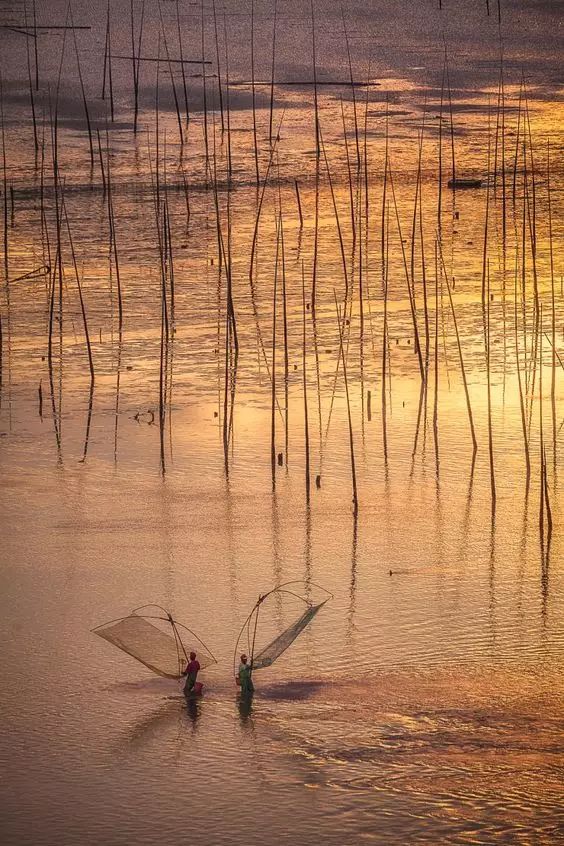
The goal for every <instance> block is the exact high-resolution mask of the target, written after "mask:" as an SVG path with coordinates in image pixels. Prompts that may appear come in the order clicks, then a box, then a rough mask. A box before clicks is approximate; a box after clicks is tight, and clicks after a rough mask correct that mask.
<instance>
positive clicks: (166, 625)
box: [92, 605, 216, 679]
mask: <svg viewBox="0 0 564 846" xmlns="http://www.w3.org/2000/svg"><path fill="white" fill-rule="evenodd" d="M151 611H152V612H153V613H150V612H151ZM155 612H158V613H155ZM92 631H93V633H94V634H97V635H98V636H99V637H101V638H103V639H104V640H107V641H108V642H109V643H111V644H113V645H114V646H117V647H118V649H121V650H122V651H123V652H126V653H127V654H128V655H131V656H132V658H135V659H137V661H140V662H141V664H144V665H145V667H147V668H148V669H149V670H152V671H153V672H154V673H157V675H159V676H164V677H165V678H168V679H179V678H181V677H182V675H183V673H184V670H185V669H186V665H187V663H188V660H189V659H188V656H189V654H190V652H196V653H197V655H198V661H199V662H200V667H201V669H205V668H206V667H209V666H210V664H215V663H216V659H215V658H214V656H213V655H212V653H211V652H210V650H209V649H208V647H207V646H206V645H205V643H204V642H203V641H202V640H201V639H200V638H199V637H198V635H197V634H195V633H194V632H193V631H192V630H191V629H189V628H188V627H187V626H184V625H183V624H182V623H179V622H178V621H177V620H174V619H173V617H172V615H171V614H169V612H168V611H166V610H165V609H164V608H161V606H160V605H143V606H141V607H140V608H135V609H134V610H133V611H131V613H130V614H128V615H127V616H126V617H120V618H118V619H117V620H110V622H108V623H102V625H100V626H96V628H94V629H92ZM181 632H182V636H181ZM202 650H203V651H202Z"/></svg>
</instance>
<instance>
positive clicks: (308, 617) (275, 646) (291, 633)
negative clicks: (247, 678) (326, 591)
mask: <svg viewBox="0 0 564 846" xmlns="http://www.w3.org/2000/svg"><path fill="white" fill-rule="evenodd" d="M326 601H327V600H324V601H323V602H320V603H319V605H310V606H308V608H307V610H306V611H304V613H303V614H302V616H301V617H299V618H298V619H297V620H296V621H295V622H294V623H292V625H291V626H289V627H288V628H287V629H285V630H284V631H283V632H282V634H279V635H278V637H276V638H274V640H273V641H271V642H270V643H269V644H268V645H267V646H265V647H264V648H263V649H261V650H260V652H258V653H257V654H256V655H255V656H254V658H253V670H261V669H263V667H270V665H271V664H273V663H274V661H276V659H277V658H279V657H280V655H282V653H283V652H285V651H286V649H288V647H289V646H291V645H292V643H293V642H294V641H295V639H296V638H297V636H298V635H299V634H300V633H301V632H303V630H304V629H305V627H306V626H308V625H309V624H310V623H311V621H312V620H313V618H314V617H315V615H316V614H317V612H318V611H319V610H320V609H321V608H323V606H324V605H325V602H326Z"/></svg>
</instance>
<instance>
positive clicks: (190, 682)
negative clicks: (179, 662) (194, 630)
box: [182, 652, 200, 696]
mask: <svg viewBox="0 0 564 846" xmlns="http://www.w3.org/2000/svg"><path fill="white" fill-rule="evenodd" d="M199 671H200V662H199V661H197V660H196V653H195V652H191V653H190V661H189V662H188V665H187V667H186V669H185V670H184V672H183V673H182V675H183V676H186V684H185V685H184V695H185V696H188V694H190V693H191V692H192V690H193V688H194V685H195V684H196V679H197V678H198V673H199Z"/></svg>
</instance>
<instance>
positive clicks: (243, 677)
mask: <svg viewBox="0 0 564 846" xmlns="http://www.w3.org/2000/svg"><path fill="white" fill-rule="evenodd" d="M237 682H238V684H239V686H240V688H241V696H251V695H252V694H253V693H254V692H255V686H254V684H253V678H252V668H251V665H250V664H249V659H248V658H247V656H246V655H241V663H240V664H239V672H238V674H237Z"/></svg>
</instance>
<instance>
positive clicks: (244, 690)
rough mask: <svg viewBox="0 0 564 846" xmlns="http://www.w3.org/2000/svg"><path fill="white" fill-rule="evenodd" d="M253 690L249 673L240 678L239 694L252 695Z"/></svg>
mask: <svg viewBox="0 0 564 846" xmlns="http://www.w3.org/2000/svg"><path fill="white" fill-rule="evenodd" d="M254 692H255V686H254V684H253V680H252V678H251V676H250V675H246V676H244V678H242V679H241V695H242V696H252V694H253V693H254Z"/></svg>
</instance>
